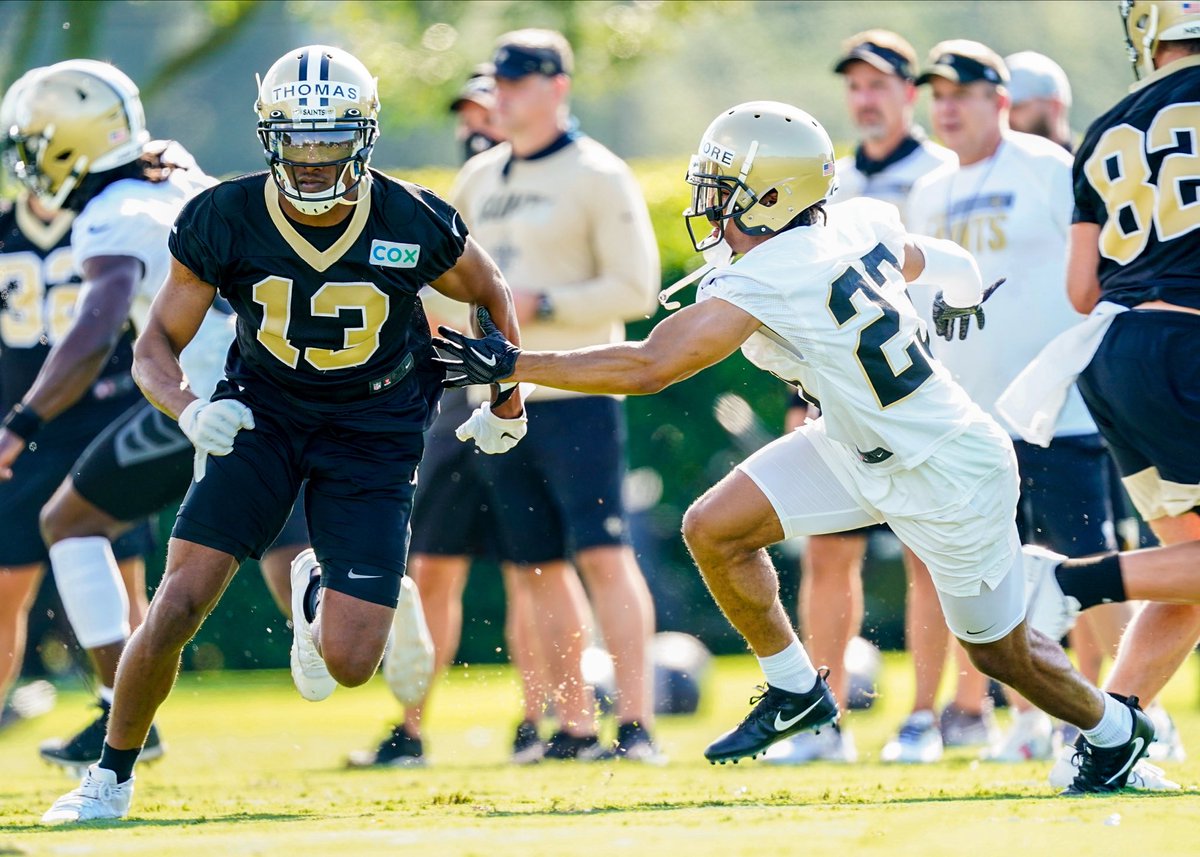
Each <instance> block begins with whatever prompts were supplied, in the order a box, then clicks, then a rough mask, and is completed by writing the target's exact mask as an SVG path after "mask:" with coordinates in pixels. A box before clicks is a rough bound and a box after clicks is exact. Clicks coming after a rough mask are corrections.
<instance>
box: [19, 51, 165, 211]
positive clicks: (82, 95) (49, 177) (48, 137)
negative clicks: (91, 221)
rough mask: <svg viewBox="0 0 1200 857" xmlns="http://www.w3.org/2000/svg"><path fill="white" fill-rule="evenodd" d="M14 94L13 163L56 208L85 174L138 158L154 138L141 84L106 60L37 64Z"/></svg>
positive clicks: (46, 202)
mask: <svg viewBox="0 0 1200 857" xmlns="http://www.w3.org/2000/svg"><path fill="white" fill-rule="evenodd" d="M10 94H11V101H10V99H9V97H8V96H6V97H5V110H4V111H2V112H4V113H5V116H4V117H3V118H4V121H5V123H9V124H8V127H7V128H6V129H4V130H5V133H6V136H7V138H8V141H9V145H11V153H10V154H9V155H8V157H9V158H10V159H11V165H12V169H13V171H14V172H15V173H16V176H17V178H18V179H19V180H20V181H21V182H22V183H23V184H25V185H26V186H27V187H29V189H30V190H31V191H33V192H34V193H35V194H36V195H37V197H38V199H39V200H40V201H41V202H42V203H43V204H44V205H45V206H46V207H47V208H50V209H51V210H58V209H59V208H62V207H63V206H64V204H66V203H67V200H68V198H69V197H70V195H71V193H72V191H74V190H75V189H76V188H78V187H79V185H80V183H81V182H82V181H83V179H84V178H85V177H87V176H89V175H94V174H96V173H102V172H105V171H107V170H111V169H115V168H116V167H120V166H123V165H125V164H128V163H130V162H131V161H134V160H137V158H138V157H140V156H141V154H142V151H143V148H144V147H145V145H146V143H147V141H149V139H150V135H149V134H148V133H147V131H146V116H145V113H144V112H143V110H142V101H141V97H140V96H139V95H138V88H137V86H135V85H134V83H133V81H132V80H130V79H129V78H128V77H126V76H125V75H124V74H123V73H122V72H121V71H119V70H118V69H116V68H115V67H113V66H111V65H108V64H107V63H102V62H96V61H95V60H67V61H65V62H60V63H56V64H54V65H52V66H47V67H45V68H42V69H35V70H34V71H32V72H29V73H27V74H26V75H25V76H24V77H22V78H21V79H20V80H18V81H17V83H16V84H14V85H13V88H12V90H10Z"/></svg>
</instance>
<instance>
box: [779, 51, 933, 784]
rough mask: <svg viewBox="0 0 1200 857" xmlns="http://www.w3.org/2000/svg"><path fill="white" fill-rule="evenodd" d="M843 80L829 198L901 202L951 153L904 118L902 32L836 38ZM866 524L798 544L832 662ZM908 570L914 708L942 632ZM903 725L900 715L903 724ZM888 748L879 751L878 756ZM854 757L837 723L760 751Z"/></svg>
mask: <svg viewBox="0 0 1200 857" xmlns="http://www.w3.org/2000/svg"><path fill="white" fill-rule="evenodd" d="M833 70H834V72H835V73H837V74H839V75H841V76H842V79H843V81H844V83H845V93H846V105H847V107H849V109H850V114H851V117H852V118H853V120H854V124H855V127H857V128H858V130H859V133H860V134H861V135H862V140H861V142H860V143H859V145H858V147H857V148H856V149H855V151H854V154H853V155H848V156H846V157H844V158H840V159H838V162H837V164H836V171H837V176H838V189H837V191H835V193H834V195H833V197H832V201H833V202H839V201H844V200H847V199H853V198H854V197H857V196H866V197H870V198H872V199H879V200H883V201H884V202H890V203H891V204H892V205H895V206H896V207H897V208H899V209H900V212H901V221H902V222H906V221H904V208H905V204H906V201H907V199H908V193H909V191H910V190H911V189H912V186H913V183H914V182H915V181H916V180H917V179H919V178H921V177H922V176H924V175H925V174H926V173H928V172H929V171H931V170H934V169H936V168H938V167H940V166H942V165H943V164H952V163H954V162H955V157H954V153H953V152H951V151H950V150H949V149H946V148H944V147H942V146H939V145H937V144H936V143H934V142H932V141H930V140H928V139H926V138H925V134H924V132H923V131H922V130H921V128H920V127H919V126H917V125H915V124H914V123H913V105H914V104H915V103H916V100H917V87H916V85H915V83H914V81H915V79H916V74H917V54H916V51H914V50H913V47H912V45H910V44H909V43H908V41H907V40H906V39H904V38H903V37H902V36H900V35H898V34H896V33H893V32H891V31H889V30H868V31H866V32H864V33H858V34H857V35H854V36H851V37H850V38H849V39H847V40H846V41H845V42H844V43H843V44H842V56H841V58H840V59H839V60H838V62H837V64H836V65H834V67H833ZM806 416H815V414H813V413H811V411H810V409H809V407H808V406H807V403H806V402H805V401H804V399H803V398H802V397H800V396H798V395H797V396H795V397H794V398H793V400H792V404H791V407H789V409H788V414H787V420H788V423H787V429H788V430H789V431H790V430H792V429H794V428H796V427H797V426H799V425H801V424H802V423H803V421H804V418H805V417H806ZM871 529H872V528H868V529H867V530H863V531H858V532H849V533H838V534H836V535H814V536H813V537H812V538H810V539H809V540H808V547H807V549H806V550H805V552H804V571H803V577H802V579H801V585H800V599H799V616H800V627H801V628H803V629H804V634H805V642H806V645H807V646H808V647H809V650H810V651H811V653H812V656H813V659H814V660H815V661H816V662H817V663H829V664H841V663H842V661H843V660H844V655H845V651H846V646H847V645H848V644H849V642H850V640H851V639H852V638H853V637H854V635H856V634H857V633H858V632H859V630H860V628H861V626H862V615H863V593H862V564H863V558H864V557H865V555H866V551H867V535H868V533H869V532H870V530H871ZM904 567H905V572H906V574H907V577H908V586H909V588H908V598H907V599H906V603H905V639H906V640H907V643H908V647H909V650H910V651H911V652H912V655H913V665H914V668H915V670H916V674H917V676H916V677H917V683H916V696H917V699H918V703H917V705H916V706H914V709H913V710H914V711H925V710H926V709H928V711H929V713H932V709H933V705H934V701H935V699H934V698H935V696H936V695H937V688H938V680H939V679H940V678H941V665H942V664H943V663H944V662H945V660H946V645H947V635H946V631H945V626H944V623H943V622H942V619H941V613H940V608H939V607H938V602H937V594H936V593H935V592H934V589H933V584H932V582H931V581H930V580H929V574H928V573H926V572H925V570H924V569H922V568H921V567H920V560H919V559H917V558H916V556H914V555H913V553H912V551H908V550H906V551H904ZM829 683H830V687H831V688H832V690H833V694H834V696H836V697H837V698H838V699H841V700H843V701H845V700H846V699H847V698H848V696H847V692H848V674H847V673H846V672H845V671H843V670H839V671H837V672H835V673H834V674H832V675H831V676H830V679H829ZM918 725H921V726H923V727H924V728H921V729H919V731H916V732H913V731H912V730H911V729H910V730H909V731H906V732H904V734H905V736H908V735H909V734H912V735H913V736H914V739H915V740H912V741H905V742H904V743H898V742H893V745H894V746H891V745H890V746H889V750H891V751H892V752H893V753H894V755H895V756H896V757H897V758H899V757H900V756H901V755H903V757H904V761H933V760H934V759H935V758H938V757H940V756H941V747H942V743H941V736H940V735H939V733H938V730H937V727H936V725H935V724H934V722H933V720H932V719H930V720H929V721H928V723H921V724H918ZM906 726H908V724H906ZM887 755H888V751H885V756H884V757H885V759H886V758H887ZM856 758H857V751H856V749H855V746H854V739H853V737H852V736H851V734H850V732H849V730H846V729H843V728H841V724H840V723H839V724H838V726H835V727H834V728H832V729H827V730H824V731H822V732H821V734H819V735H812V734H808V733H805V734H803V735H798V736H796V737H795V738H793V739H792V740H790V741H788V742H780V743H779V744H777V745H775V746H774V747H772V748H771V752H770V753H768V754H767V760H768V761H771V762H775V763H780V764H798V763H802V762H807V761H812V760H813V759H822V760H825V761H840V762H850V761H854V760H855V759H856Z"/></svg>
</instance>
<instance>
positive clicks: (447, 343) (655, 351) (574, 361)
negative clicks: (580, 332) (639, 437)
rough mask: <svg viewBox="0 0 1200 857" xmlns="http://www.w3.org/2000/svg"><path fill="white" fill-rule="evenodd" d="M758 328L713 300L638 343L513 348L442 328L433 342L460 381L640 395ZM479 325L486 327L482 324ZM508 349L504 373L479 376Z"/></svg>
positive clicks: (724, 352)
mask: <svg viewBox="0 0 1200 857" xmlns="http://www.w3.org/2000/svg"><path fill="white" fill-rule="evenodd" d="M761 326H762V323H761V322H760V321H759V320H758V319H757V318H755V317H754V316H752V315H750V314H749V313H748V312H746V311H745V310H742V309H739V308H738V307H736V306H734V305H733V304H731V303H728V302H726V301H723V300H720V299H718V298H714V299H711V300H707V301H704V302H702V303H699V304H694V305H692V306H689V307H687V308H686V309H683V310H680V311H679V312H678V313H675V314H674V315H672V316H670V317H669V318H667V319H666V320H665V321H663V322H661V323H660V324H658V325H657V326H656V327H655V328H654V329H653V330H652V331H651V332H650V335H649V336H648V337H646V339H644V340H642V341H641V342H619V343H615V344H613V345H600V346H593V347H591V348H580V349H576V350H574V351H521V350H520V349H516V348H515V347H514V346H512V345H510V344H508V343H503V344H502V345H501V344H500V343H499V341H498V339H497V338H496V337H495V334H492V336H489V337H487V338H484V339H479V340H475V339H468V338H465V337H462V335H461V334H458V332H457V331H453V330H451V329H449V328H445V327H443V328H441V331H442V333H443V334H446V335H447V336H448V337H450V339H446V340H440V341H439V343H438V344H439V346H440V347H443V348H445V349H446V350H448V351H451V352H452V353H453V354H455V355H456V356H457V357H459V358H460V360H461V363H459V364H458V365H454V364H451V365H450V366H449V367H448V368H449V370H450V372H451V373H452V374H453V373H454V372H455V371H456V370H459V371H461V372H463V373H465V374H464V381H463V383H468V384H470V383H487V382H489V381H493V380H507V381H532V382H533V383H536V384H542V385H545V386H547V387H557V388H559V389H561V390H575V391H576V392H580V393H593V394H601V393H608V394H622V393H624V394H631V395H647V394H650V393H657V392H658V391H660V390H662V389H664V388H666V387H669V386H670V385H672V384H674V383H676V382H678V381H682V380H684V379H686V378H690V377H691V376H692V375H695V374H696V373H697V372H699V371H700V370H702V369H706V368H707V367H709V366H712V365H713V364H715V363H719V362H721V361H722V360H724V359H725V358H726V357H728V356H729V355H730V354H732V353H733V352H734V351H736V350H737V349H738V347H739V346H741V344H742V343H743V342H745V341H746V340H747V339H749V338H750V335H751V334H752V333H754V332H755V331H756V330H758V329H759V327H761ZM484 328H485V333H486V332H487V330H486V328H487V325H486V324H485V325H484ZM451 340H453V341H451ZM505 346H507V348H505ZM493 349H495V350H496V352H497V353H493V351H492V350H493ZM514 351H515V365H514V366H513V367H512V369H511V372H510V374H509V375H508V376H500V377H495V378H492V377H488V376H487V371H488V368H489V367H490V366H491V365H492V364H489V363H488V361H489V360H494V361H495V364H496V368H499V367H500V366H505V364H507V363H509V362H511V359H509V360H504V359H501V358H502V357H505V356H510V357H511V355H513V352H514ZM471 352H474V354H472V353H471ZM480 357H482V361H481V360H480V359H479V358H480ZM493 371H494V370H493Z"/></svg>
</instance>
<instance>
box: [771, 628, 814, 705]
mask: <svg viewBox="0 0 1200 857" xmlns="http://www.w3.org/2000/svg"><path fill="white" fill-rule="evenodd" d="M758 663H759V664H760V665H761V666H762V671H763V675H765V676H766V677H767V684H769V685H770V686H771V687H774V688H778V689H779V690H786V691H789V692H791V693H807V692H808V691H810V690H812V689H813V686H814V685H815V684H816V683H817V671H816V669H815V668H814V667H813V665H812V661H811V660H809V659H808V652H806V651H804V646H802V645H800V640H799V639H798V638H797V637H796V636H794V635H793V636H792V642H790V643H789V644H788V646H787V648H786V649H784V650H783V651H782V652H779V653H777V654H774V655H768V656H767V657H765V658H759V659H758Z"/></svg>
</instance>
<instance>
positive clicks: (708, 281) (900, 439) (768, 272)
mask: <svg viewBox="0 0 1200 857" xmlns="http://www.w3.org/2000/svg"><path fill="white" fill-rule="evenodd" d="M828 215H829V216H828V221H827V223H825V224H815V225H813V226H806V227H801V228H797V229H791V230H788V231H787V232H784V233H782V234H780V235H777V236H775V237H774V238H772V239H771V240H770V241H767V242H766V243H764V244H761V245H759V246H758V247H755V248H754V249H753V250H751V251H750V252H749V253H747V254H746V255H745V256H743V257H742V258H741V259H739V260H738V261H737V262H735V263H734V264H733V265H731V266H729V267H727V268H723V269H721V270H719V271H716V272H714V273H712V274H709V275H707V276H706V277H705V278H704V279H703V280H702V281H701V283H700V288H699V291H698V297H697V299H698V300H706V299H709V298H720V299H721V300H724V301H728V302H729V303H731V304H733V305H735V306H737V307H739V308H741V309H743V310H745V311H746V312H748V313H750V314H751V315H753V316H754V317H755V318H757V319H758V320H759V321H761V322H762V328H760V329H759V331H757V332H756V333H754V334H752V335H751V337H750V338H749V339H748V340H747V341H746V342H745V344H744V345H743V346H742V353H743V354H745V355H746V357H747V359H749V360H750V362H751V363H753V364H754V365H756V366H758V367H759V368H761V369H765V370H767V371H768V372H771V373H773V374H775V375H777V376H778V377H780V378H782V379H783V380H785V381H789V382H791V383H793V384H796V385H798V386H799V387H800V388H801V390H802V392H803V393H804V395H805V396H806V397H807V398H809V399H810V400H812V401H814V402H815V403H816V404H817V405H818V406H819V407H820V408H821V413H822V419H823V420H824V421H825V433H826V435H827V436H828V437H829V438H831V439H833V440H836V441H838V442H840V443H843V444H847V445H848V446H851V447H854V448H855V449H856V450H858V452H859V454H860V455H862V456H864V460H866V461H868V462H871V461H879V462H882V461H883V460H885V459H886V458H888V456H887V455H886V454H885V453H892V454H893V455H894V456H895V460H894V463H893V464H889V465H887V466H886V467H887V468H890V467H892V466H894V464H895V463H898V464H899V465H900V466H902V467H914V466H916V465H918V464H920V463H921V462H922V461H924V460H925V459H926V458H928V457H929V455H931V454H932V453H933V452H934V451H935V450H936V449H937V448H938V447H939V446H941V445H942V444H944V443H946V442H947V441H948V440H950V439H951V438H953V437H955V436H957V435H959V434H961V433H962V432H963V431H965V430H966V429H967V428H968V427H970V426H971V425H972V424H973V423H976V422H978V421H979V420H985V421H986V420H987V416H986V415H985V414H983V412H982V411H981V410H980V409H979V408H978V407H977V406H976V405H975V404H973V403H972V402H971V400H970V398H968V396H967V394H966V393H965V392H963V390H962V388H961V387H959V386H958V385H957V384H955V383H954V382H953V381H952V380H951V378H950V374H949V372H947V371H946V369H945V368H943V367H942V366H941V365H940V364H939V363H937V361H935V360H933V359H932V358H930V357H929V356H928V351H927V350H926V348H925V346H924V344H923V343H922V336H923V331H922V327H921V321H920V319H919V317H918V316H917V313H916V310H915V309H913V305H912V303H911V302H910V301H909V299H908V294H907V291H906V285H907V284H906V283H905V281H904V277H903V275H902V274H901V273H900V268H901V266H902V265H903V263H904V244H905V242H906V238H907V232H906V230H905V229H904V227H903V225H901V223H900V218H899V216H898V214H897V211H896V208H895V206H892V205H888V204H887V203H883V202H879V201H876V200H872V199H855V200H850V201H848V202H844V203H840V204H837V205H832V206H830V207H829V209H828Z"/></svg>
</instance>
